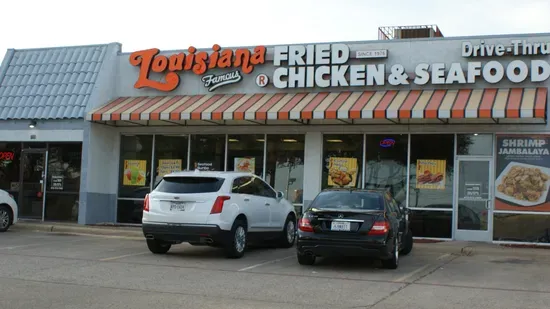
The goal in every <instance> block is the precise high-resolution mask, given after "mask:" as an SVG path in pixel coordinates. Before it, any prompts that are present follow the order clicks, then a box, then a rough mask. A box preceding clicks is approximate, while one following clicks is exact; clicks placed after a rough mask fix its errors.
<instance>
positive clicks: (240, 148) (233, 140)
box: [227, 134, 265, 177]
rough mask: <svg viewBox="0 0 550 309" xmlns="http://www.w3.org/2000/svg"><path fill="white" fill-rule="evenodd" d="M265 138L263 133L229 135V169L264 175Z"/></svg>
mask: <svg viewBox="0 0 550 309" xmlns="http://www.w3.org/2000/svg"><path fill="white" fill-rule="evenodd" d="M264 138H265V135H263V134H242V135H229V136H228V139H227V142H228V144H227V145H228V147H227V170H228V171H239V172H250V173H254V174H256V175H258V176H260V177H262V176H263V171H264V143H265V141H264Z"/></svg>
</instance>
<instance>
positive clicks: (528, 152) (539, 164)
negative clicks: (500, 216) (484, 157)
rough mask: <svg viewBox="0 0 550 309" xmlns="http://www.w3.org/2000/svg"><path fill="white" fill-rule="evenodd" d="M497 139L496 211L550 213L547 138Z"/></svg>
mask: <svg viewBox="0 0 550 309" xmlns="http://www.w3.org/2000/svg"><path fill="white" fill-rule="evenodd" d="M496 139H497V149H496V171H495V175H496V182H495V188H496V190H495V210H511V211H544V212H546V211H550V196H549V195H548V187H549V185H550V135H547V134H541V135H517V134H500V135H497V136H496Z"/></svg>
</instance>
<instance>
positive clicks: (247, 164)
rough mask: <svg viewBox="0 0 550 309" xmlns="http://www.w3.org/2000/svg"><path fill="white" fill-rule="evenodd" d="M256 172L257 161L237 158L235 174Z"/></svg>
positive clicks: (248, 158)
mask: <svg viewBox="0 0 550 309" xmlns="http://www.w3.org/2000/svg"><path fill="white" fill-rule="evenodd" d="M255 171H256V159H255V158H250V157H245V158H235V172H244V173H254V172H255Z"/></svg>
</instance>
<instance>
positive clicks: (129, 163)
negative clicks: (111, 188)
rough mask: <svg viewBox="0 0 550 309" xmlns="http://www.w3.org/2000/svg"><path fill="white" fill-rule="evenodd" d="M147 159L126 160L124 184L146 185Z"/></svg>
mask: <svg viewBox="0 0 550 309" xmlns="http://www.w3.org/2000/svg"><path fill="white" fill-rule="evenodd" d="M146 170H147V161H146V160H124V176H123V178H122V185H123V186H145V178H146V175H147V173H146Z"/></svg>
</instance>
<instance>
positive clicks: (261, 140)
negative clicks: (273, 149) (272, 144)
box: [256, 138, 265, 143]
mask: <svg viewBox="0 0 550 309" xmlns="http://www.w3.org/2000/svg"><path fill="white" fill-rule="evenodd" d="M256 142H262V143H263V142H265V139H263V138H258V139H257V140H256Z"/></svg>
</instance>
